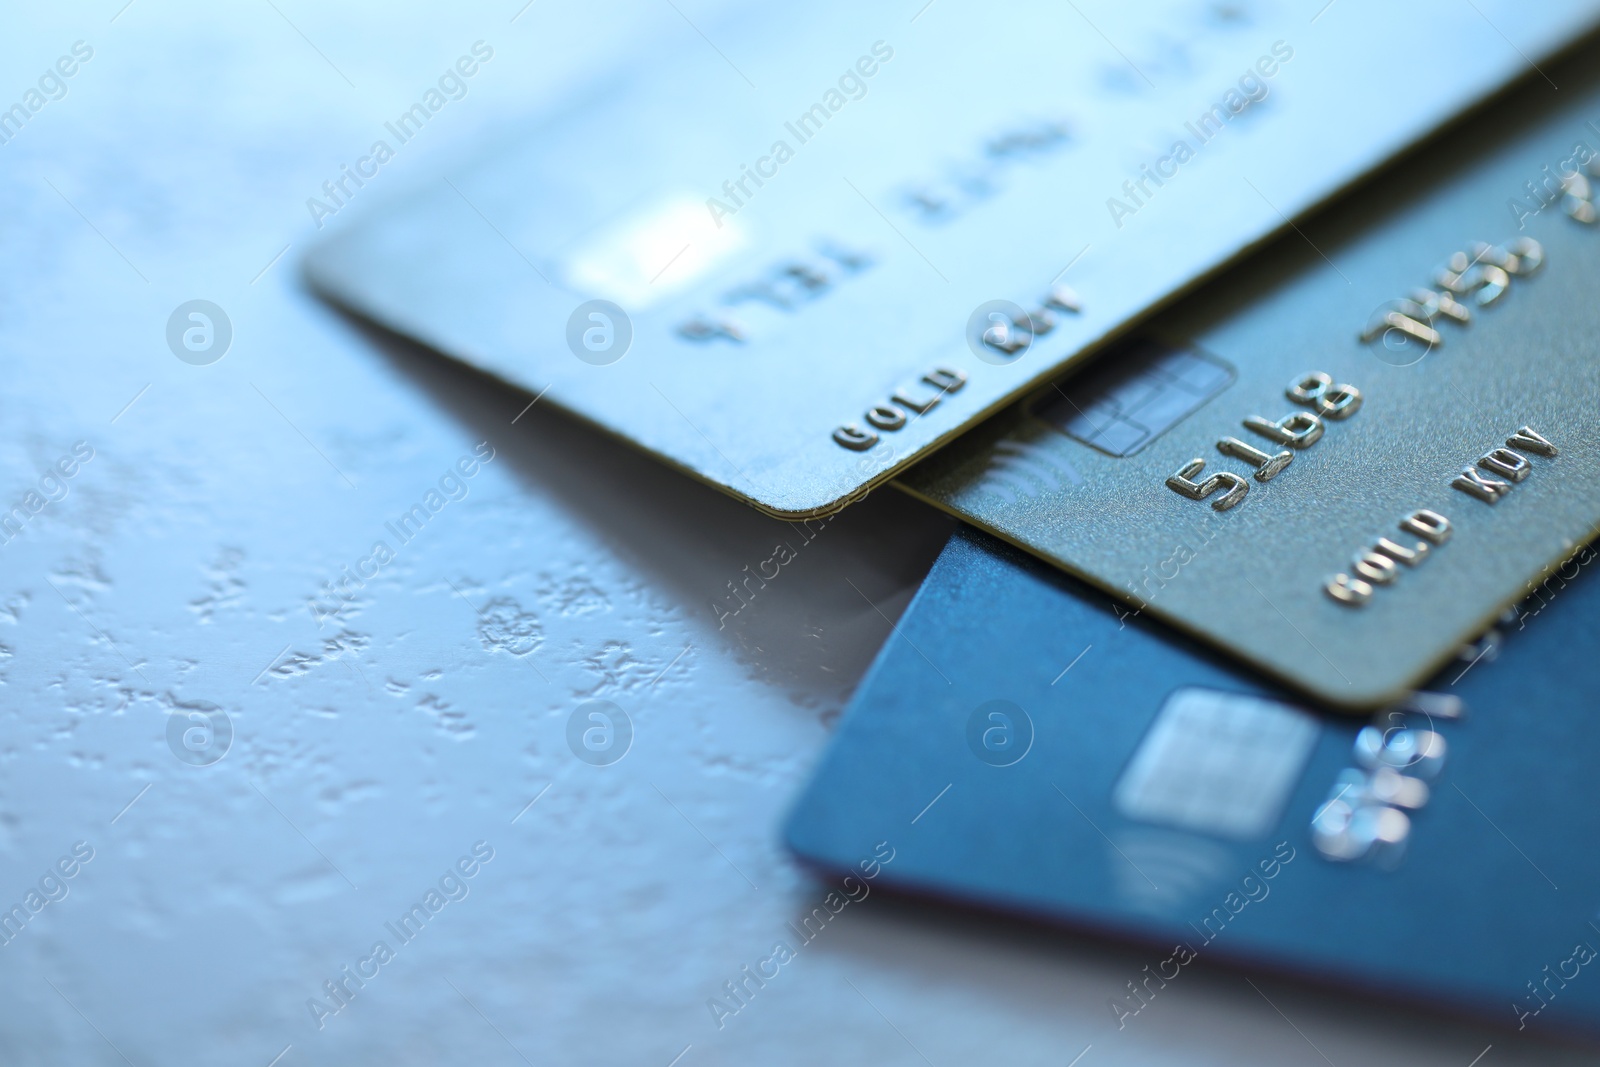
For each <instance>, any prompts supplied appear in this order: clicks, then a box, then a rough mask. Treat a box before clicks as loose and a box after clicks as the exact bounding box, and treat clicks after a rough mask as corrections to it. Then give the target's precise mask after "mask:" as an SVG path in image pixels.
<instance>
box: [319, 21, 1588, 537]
mask: <svg viewBox="0 0 1600 1067" xmlns="http://www.w3.org/2000/svg"><path fill="white" fill-rule="evenodd" d="M1476 3H1477V7H1478V8H1479V9H1481V10H1480V11H1479V12H1477V13H1475V12H1474V11H1473V9H1472V8H1464V7H1462V5H1461V4H1460V3H1459V2H1458V0H1415V2H1412V3H1407V4H1402V5H1396V4H1394V3H1392V2H1391V0H1340V3H1338V4H1337V5H1334V6H1332V7H1329V8H1328V9H1327V10H1326V11H1322V12H1318V11H1316V9H1315V7H1312V8H1311V9H1310V10H1308V8H1307V4H1305V3H1302V2H1298V0H1296V2H1291V0H1248V2H1234V3H1227V4H1221V3H1215V2H1213V0H1150V2H1148V3H1143V4H1127V3H1118V2H1115V0H1078V2H1077V3H1075V4H1066V5H1063V4H1056V3H1045V2H1043V0H1026V2H1022V3H1015V4H1008V5H1006V7H1005V9H1004V12H1003V14H1002V13H998V12H997V11H996V9H995V6H994V5H993V4H990V3H985V2H982V0H941V2H940V3H938V4H936V5H933V6H931V7H926V6H925V5H923V4H922V3H921V0H918V2H917V3H916V4H913V5H911V6H910V7H909V8H908V9H898V8H897V9H894V10H891V9H889V8H885V7H882V6H881V5H866V4H859V3H849V2H845V0H828V2H826V3H823V4H806V5H772V4H766V5H744V6H743V7H741V8H739V10H738V11H737V12H735V13H733V14H730V15H729V16H728V17H727V18H726V19H725V20H717V21H710V20H708V21H706V22H704V23H703V24H702V26H701V28H702V29H703V30H704V32H705V37H704V38H702V37H700V36H699V35H698V34H696V33H694V32H692V30H691V28H690V27H688V26H687V25H686V26H685V27H683V32H682V33H681V35H680V36H679V37H678V38H677V39H676V40H674V41H665V42H663V45H664V47H663V48H662V49H661V50H659V52H657V53H655V54H652V55H649V56H643V57H641V58H640V59H639V61H637V62H635V63H632V64H630V65H629V67H628V69H627V70H626V71H625V72H624V74H622V75H619V76H618V78H617V79H615V80H614V81H613V82H611V83H608V84H607V85H605V86H604V87H603V89H600V90H597V91H593V92H591V93H590V94H589V95H587V96H586V97H585V98H583V99H582V100H580V101H579V102H577V104H576V105H575V106H573V107H571V108H569V109H567V110H565V111H564V112H561V113H559V114H555V115H552V116H551V117H550V118H549V119H548V120H546V121H543V122H541V123H540V124H539V125H538V126H537V127H536V128H533V129H530V130H517V131H512V132H510V133H509V134H507V135H503V136H501V137H498V138H496V139H495V141H494V142H493V145H492V152H491V154H490V155H489V156H488V158H485V159H482V160H480V161H477V162H475V163H472V164H470V165H468V164H465V163H462V164H460V165H454V164H452V165H450V166H449V167H448V172H447V173H446V174H444V175H442V176H441V177H440V178H438V179H435V180H432V181H429V182H427V183H426V184H424V185H423V186H422V187H421V188H420V189H418V190H416V191H415V192H414V194H413V195H411V196H409V197H407V198H405V199H402V200H398V201H396V202H394V203H393V204H392V206H391V207H389V208H388V209H387V210H384V211H377V212H373V213H371V214H370V215H368V217H367V218H366V219H364V220H363V221H361V222H359V223H358V224H356V225H353V226H347V225H346V223H347V222H349V221H351V220H352V219H353V218H354V217H355V216H356V215H357V214H363V213H366V211H367V206H368V205H371V204H375V203H376V202H377V201H378V200H379V199H380V198H382V197H385V196H387V195H389V192H388V191H392V190H394V189H396V188H397V187H398V183H399V182H400V181H401V179H400V178H398V177H387V176H386V175H388V174H390V173H391V167H390V164H389V163H388V160H389V159H390V157H391V155H394V156H395V159H396V162H395V163H394V166H395V167H401V168H404V167H405V166H408V164H406V163H405V162H404V161H405V160H407V159H411V158H413V157H412V153H416V152H422V151H423V149H422V148H411V147H407V146H408V145H409V143H410V142H411V141H412V140H416V141H417V142H418V144H426V143H430V141H431V143H435V144H439V143H441V142H438V141H436V140H433V139H434V138H436V137H440V136H444V132H443V129H442V127H443V126H445V125H448V124H452V123H455V122H457V121H459V119H457V118H454V117H452V116H455V115H457V114H458V111H457V109H460V108H471V107H473V106H474V104H473V102H472V99H470V98H469V99H466V100H464V101H462V102H461V103H459V104H456V103H452V104H451V105H450V107H449V109H447V110H445V111H443V112H441V113H439V114H438V115H433V116H432V117H430V112H429V108H431V107H432V106H433V105H431V104H429V105H428V106H426V107H424V106H423V105H421V104H419V105H417V106H415V107H412V108H411V109H410V111H403V110H402V111H401V112H400V114H398V115H397V116H396V114H395V112H394V111H390V112H389V113H388V114H389V115H390V116H395V117H393V118H392V120H391V121H389V122H386V123H383V124H381V125H380V124H378V123H375V124H374V127H373V135H374V137H375V138H376V140H375V142H374V144H373V146H372V149H371V152H370V153H369V154H368V155H365V156H362V157H361V158H360V159H357V160H355V162H354V166H353V167H352V168H350V169H349V171H348V173H342V174H341V177H340V178H339V179H338V180H337V181H335V182H331V183H328V184H327V185H326V186H324V195H322V196H318V197H314V198H312V199H311V201H308V203H307V210H308V212H309V214H310V215H311V217H312V218H313V219H314V220H315V221H316V223H317V225H318V227H319V228H320V227H323V226H325V225H326V226H327V227H328V228H329V231H330V233H329V240H327V241H325V242H324V243H322V244H321V245H320V246H319V247H318V248H317V249H316V250H314V251H313V252H312V253H311V254H310V256H309V257H308V259H307V263H306V267H307V272H308V276H309V278H310V280H311V282H312V284H313V285H314V286H315V287H316V288H317V290H318V291H319V292H320V293H322V294H323V295H325V296H326V297H328V298H329V299H331V300H333V301H336V302H338V303H339V304H341V305H343V306H345V307H348V308H351V309H354V310H355V311H357V312H359V313H361V314H363V315H365V316H368V317H370V318H372V319H375V320H377V321H379V322H381V323H383V324H385V325H386V326H388V327H389V328H391V329H394V330H397V331H400V332H403V333H405V334H407V335H409V336H411V337H413V338H415V339H417V340H420V341H422V342H424V343H426V344H428V345H430V346H431V347H433V348H435V349H437V350H438V351H440V352H443V353H446V354H448V355H450V356H452V357H455V358H457V359H460V360H462V361H465V362H467V363H470V364H472V365H473V366H476V367H479V368H481V369H483V370H485V371H487V372H489V373H491V374H494V375H496V376H498V377H500V378H502V379H504V380H505V381H508V382H511V383H514V384H516V385H518V386H520V387H522V388H523V389H525V390H526V391H527V393H528V394H529V397H530V398H531V397H532V396H540V397H543V400H542V403H541V405H540V407H539V408H538V409H537V410H535V411H533V412H532V413H531V414H530V415H529V417H530V418H539V417H542V415H543V412H544V410H545V409H547V408H548V407H551V406H557V407H561V408H564V409H566V410H567V411H569V412H572V413H575V414H577V415H578V416H580V417H582V418H583V419H585V420H587V421H589V422H591V423H592V424H594V425H596V426H598V427H601V428H603V429H604V430H606V431H608V432H610V433H613V434H615V435H617V436H619V437H621V438H623V439H625V440H627V441H629V442H631V443H633V444H635V445H637V446H638V447H640V448H643V449H645V450H648V451H649V452H651V453H653V454H654V455H656V456H658V457H659V458H661V459H663V460H665V461H666V462H668V463H670V464H672V465H674V466H675V467H677V468H678V469H680V470H682V471H684V472H687V473H689V474H691V475H693V476H695V477H698V478H701V479H703V480H705V481H707V482H710V483H711V484H713V485H715V486H717V487H719V488H721V489H723V490H725V491H727V492H729V493H731V494H733V495H735V496H737V497H739V498H741V499H743V500H746V501H748V502H750V503H752V504H754V505H755V506H757V507H759V508H761V509H763V510H765V511H767V512H769V513H772V514H776V515H780V516H783V517H788V518H796V517H806V516H811V515H817V514H822V513H827V512H830V511H833V510H836V509H838V508H840V507H842V506H844V504H845V503H846V502H848V501H849V500H851V499H853V498H854V497H855V496H857V495H859V493H860V492H861V491H863V490H864V489H865V488H867V487H869V486H872V485H875V484H878V483H880V482H882V481H885V480H887V479H888V478H889V477H890V476H891V475H892V474H894V473H895V472H896V471H897V470H900V469H902V468H904V467H906V466H907V465H909V464H910V463H911V462H912V461H913V460H915V459H916V458H919V457H920V456H922V455H925V454H927V453H929V452H930V451H932V450H933V449H934V448H936V447H938V446H939V445H941V444H943V443H944V442H946V441H949V440H952V439H953V438H954V437H955V436H956V435H957V434H959V433H961V432H962V431H963V430H965V429H966V428H967V427H968V426H970V425H971V424H973V423H974V422H975V421H977V420H979V419H981V418H983V417H984V416H986V415H988V414H990V413H992V412H994V411H996V410H999V409H1000V408H1001V407H1003V406H1005V405H1006V404H1008V403H1010V402H1011V401H1013V400H1015V399H1017V398H1019V397H1021V396H1022V395H1023V394H1024V393H1025V392H1027V391H1028V390H1029V389H1030V388H1032V387H1034V386H1037V385H1040V384H1042V383H1043V382H1045V381H1047V380H1048V379H1049V378H1050V377H1052V376H1054V375H1056V374H1058V373H1060V372H1061V371H1062V370H1063V369H1064V368H1065V367H1066V366H1067V365H1068V364H1069V363H1070V362H1072V361H1074V360H1076V359H1078V358H1079V357H1080V356H1081V355H1083V354H1084V353H1086V352H1087V351H1089V350H1090V349H1092V348H1093V347H1094V346H1096V345H1098V344H1101V343H1103V342H1104V341H1105V340H1106V339H1107V338H1108V337H1110V336H1113V335H1115V334H1116V333H1117V332H1118V331H1120V330H1122V329H1124V328H1126V327H1127V325H1128V324H1129V323H1130V322H1133V321H1135V320H1136V319H1138V318H1140V317H1142V316H1144V315H1146V314H1147V313H1149V312H1150V311H1151V309H1152V308H1154V307H1156V306H1157V305H1159V304H1161V303H1162V302H1164V301H1166V300H1168V299H1170V298H1171V297H1172V296H1173V295H1174V294H1175V293H1177V292H1179V291H1181V290H1183V289H1185V288H1186V287H1188V286H1191V285H1193V284H1194V283H1195V282H1196V281H1198V280H1199V279H1201V278H1202V277H1204V276H1206V275H1207V274H1209V273H1211V272H1213V271H1216V270H1218V269H1220V268H1222V267H1223V266H1225V265H1226V264H1228V263H1230V262H1231V261H1233V260H1235V259H1237V258H1238V257H1239V256H1241V255H1243V254H1245V253H1246V252H1248V251H1249V250H1250V249H1251V248H1252V246H1254V245H1255V244H1257V243H1259V242H1260V241H1262V240H1264V239H1266V238H1267V237H1269V236H1270V235H1271V234H1272V233H1274V232H1276V231H1278V230H1280V229H1282V228H1283V227H1284V226H1285V224H1286V222H1287V220H1288V219H1292V218H1295V217H1297V216H1299V215H1301V214H1303V213H1304V212H1305V211H1307V210H1308V209H1309V208H1311V207H1312V206H1314V205H1316V204H1318V203H1319V202H1322V201H1323V200H1325V199H1327V198H1328V197H1330V196H1332V195H1334V194H1336V193H1338V192H1339V191H1340V190H1342V189H1343V188H1345V187H1346V186H1347V185H1349V184H1350V183H1351V182H1352V181H1353V180H1355V179H1357V178H1360V177H1362V176H1363V175H1366V174H1369V173H1371V172H1372V171H1373V170H1374V169H1375V168H1376V167H1379V166H1381V165H1382V164H1383V163H1384V162H1385V161H1386V160H1388V159H1390V158H1392V157H1393V156H1394V154H1395V153H1397V152H1400V151H1404V150H1405V149H1406V148H1407V147H1408V146H1409V145H1412V144H1414V143H1415V142H1416V141H1417V140H1418V139H1419V138H1421V137H1424V136H1426V135H1427V134H1429V133H1430V132H1432V131H1434V130H1436V129H1437V128H1438V127H1439V126H1440V125H1441V124H1442V123H1444V122H1447V121H1449V120H1450V119H1451V118H1453V117H1454V116H1456V115H1459V114H1460V113H1461V112H1462V110H1463V109H1465V108H1468V107H1470V106H1472V105H1473V104H1475V103H1477V102H1479V101H1481V100H1483V99H1484V98H1485V97H1487V96H1489V95H1491V94H1492V93H1494V92H1496V91H1499V90H1500V89H1502V88H1503V87H1504V86H1505V85H1506V84H1508V83H1509V82H1512V81H1514V80H1516V79H1519V78H1533V77H1537V75H1536V74H1535V73H1534V71H1533V70H1532V69H1531V68H1530V67H1529V65H1528V57H1531V58H1532V59H1533V60H1534V61H1535V62H1539V63H1541V64H1543V63H1545V62H1547V57H1548V56H1549V54H1550V53H1551V52H1552V51H1553V50H1554V49H1556V48H1558V47H1561V46H1564V45H1566V44H1567V43H1568V42H1570V41H1571V40H1573V38H1574V37H1575V36H1576V35H1577V34H1578V33H1580V32H1581V31H1583V30H1584V28H1585V27H1587V26H1589V25H1591V24H1592V23H1593V20H1594V19H1595V17H1596V14H1597V12H1600V0H1546V2H1544V3H1541V4H1539V5H1528V4H1525V3H1519V2H1517V0H1476ZM919 7H925V9H924V10H920V11H919V10H918V8H919ZM1480 15H1481V17H1480ZM1313 16H1315V18H1314V20H1313ZM1501 31H1504V33H1505V34H1506V35H1507V36H1505V37H1503V36H1501ZM602 36H603V35H602ZM598 39H599V38H597V40H598ZM711 42H715V44H714V45H711V47H707V45H708V44H710V43H711ZM1112 42H1115V44H1113V43H1112ZM1419 42H1425V46H1423V45H1421V44H1419ZM496 46H497V47H498V50H497V51H496V52H495V53H494V54H495V55H496V56H497V57H498V58H495V59H494V60H493V61H492V62H486V63H485V64H481V66H482V67H483V69H482V72H481V73H480V74H478V75H477V77H478V78H479V79H480V82H479V84H481V79H483V78H492V77H494V71H495V70H496V69H497V68H496V66H495V64H500V63H515V62H517V61H518V60H517V59H516V51H515V46H514V44H513V43H512V42H510V41H507V42H504V43H502V42H496ZM1354 70H1374V71H1382V72H1383V76H1382V77H1381V78H1355V77H1352V76H1351V72H1352V71H1354ZM433 96H434V97H436V98H438V100H439V103H440V104H441V106H442V103H443V98H442V97H439V94H437V93H434V94H433ZM424 103H426V99H425V100H424ZM401 106H402V107H403V105H401ZM434 110H437V108H434ZM444 143H448V142H444ZM419 162H421V161H420V160H419ZM413 173H415V172H413ZM369 186H371V187H374V188H376V189H378V190H385V191H382V192H374V191H368V187H369ZM335 231H337V232H335ZM518 406H520V404H519V405H518ZM512 410H513V411H515V410H516V408H515V407H513V408H512Z"/></svg>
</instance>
